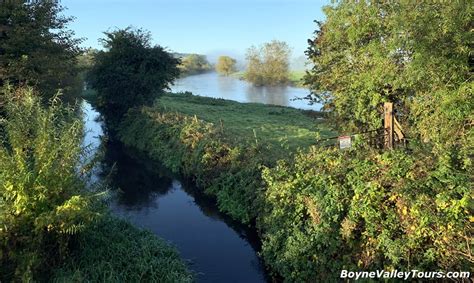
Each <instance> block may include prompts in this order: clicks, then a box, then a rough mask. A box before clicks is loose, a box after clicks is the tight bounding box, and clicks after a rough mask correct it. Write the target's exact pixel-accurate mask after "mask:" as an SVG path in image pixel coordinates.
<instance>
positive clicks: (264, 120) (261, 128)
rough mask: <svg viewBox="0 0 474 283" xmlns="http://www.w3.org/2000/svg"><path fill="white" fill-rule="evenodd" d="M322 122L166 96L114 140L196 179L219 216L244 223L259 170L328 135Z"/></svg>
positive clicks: (133, 117) (254, 205) (299, 114)
mask: <svg viewBox="0 0 474 283" xmlns="http://www.w3.org/2000/svg"><path fill="white" fill-rule="evenodd" d="M312 114H313V115H314V113H312ZM322 121H323V120H322V119H315V118H313V117H312V116H311V115H309V113H306V112H303V111H300V110H297V109H293V108H287V107H279V106H267V105H262V104H252V103H246V104H243V103H238V102H233V101H227V100H223V99H212V98H204V97H198V96H192V95H190V94H168V95H165V96H163V97H161V98H160V99H158V100H157V102H156V104H155V106H154V107H145V108H142V109H140V110H134V111H131V112H130V113H129V114H128V116H127V117H126V118H125V119H124V121H123V122H122V124H121V127H120V129H121V130H120V132H119V136H120V139H121V140H122V142H123V143H125V144H126V145H128V146H132V147H135V148H138V149H140V150H142V151H144V152H147V153H148V154H149V155H150V156H151V157H152V158H155V159H158V160H160V161H162V162H163V163H164V164H165V165H166V166H167V167H168V168H170V169H171V170H173V171H175V172H180V173H183V174H184V175H187V176H189V177H191V178H194V179H195V180H196V182H197V184H198V186H199V187H201V188H203V189H204V190H205V191H206V192H207V193H208V194H211V195H214V196H216V198H217V203H218V205H219V208H220V209H221V210H222V211H224V212H226V213H228V214H229V215H231V216H232V217H233V218H235V219H237V220H239V221H241V222H244V223H248V222H250V221H251V219H253V218H255V217H256V216H257V215H258V211H259V208H260V202H259V199H258V198H259V196H260V194H259V188H261V187H262V186H261V182H262V180H261V168H262V165H265V166H273V165H274V164H276V161H277V160H280V159H288V158H290V157H291V155H292V152H295V151H296V149H297V148H306V147H309V146H310V145H311V144H314V143H315V142H316V136H317V135H320V136H323V137H324V136H327V135H330V134H331V131H330V130H329V128H328V127H327V125H326V124H324V123H323V122H322ZM317 133H318V134H317Z"/></svg>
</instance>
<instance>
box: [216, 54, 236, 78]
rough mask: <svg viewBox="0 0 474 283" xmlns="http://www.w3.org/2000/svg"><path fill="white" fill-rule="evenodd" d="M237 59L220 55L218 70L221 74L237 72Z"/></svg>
mask: <svg viewBox="0 0 474 283" xmlns="http://www.w3.org/2000/svg"><path fill="white" fill-rule="evenodd" d="M236 63H237V61H236V60H235V59H233V58H231V57H229V56H220V57H219V59H217V64H216V71H217V72H218V73H219V74H223V75H226V76H228V75H230V74H232V73H234V72H235V70H236V69H235V64H236Z"/></svg>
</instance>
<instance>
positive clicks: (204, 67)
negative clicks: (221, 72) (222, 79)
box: [179, 54, 212, 76]
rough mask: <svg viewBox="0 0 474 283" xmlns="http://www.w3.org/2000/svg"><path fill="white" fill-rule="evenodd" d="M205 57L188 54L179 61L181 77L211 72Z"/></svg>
mask: <svg viewBox="0 0 474 283" xmlns="http://www.w3.org/2000/svg"><path fill="white" fill-rule="evenodd" d="M211 68H212V67H211V64H209V62H208V61H207V58H206V56H205V55H199V54H189V55H186V56H184V57H183V58H182V59H181V63H180V64H179V69H180V71H181V74H182V75H187V76H189V75H195V74H200V73H203V72H207V71H209V70H211Z"/></svg>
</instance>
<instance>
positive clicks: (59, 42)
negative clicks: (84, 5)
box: [0, 0, 80, 101]
mask: <svg viewBox="0 0 474 283" xmlns="http://www.w3.org/2000/svg"><path fill="white" fill-rule="evenodd" d="M62 10H63V7H62V6H60V5H59V1H26V0H25V1H21V0H19V1H1V2H0V86H1V85H4V84H5V83H6V82H7V81H8V82H9V83H10V84H13V85H17V86H18V85H29V86H33V87H35V88H36V89H38V93H41V95H43V96H44V97H45V101H48V98H50V97H52V96H53V95H54V94H56V92H57V91H58V89H62V90H63V91H64V93H65V94H71V95H72V94H76V93H77V92H78V91H79V90H80V81H79V80H78V76H77V74H78V70H77V68H76V57H77V55H78V54H79V53H80V50H79V48H78V43H79V42H80V40H79V39H75V38H73V32H72V31H70V30H67V28H66V27H67V24H68V23H69V22H70V21H71V20H72V18H70V17H65V16H62V15H60V13H61V11H62Z"/></svg>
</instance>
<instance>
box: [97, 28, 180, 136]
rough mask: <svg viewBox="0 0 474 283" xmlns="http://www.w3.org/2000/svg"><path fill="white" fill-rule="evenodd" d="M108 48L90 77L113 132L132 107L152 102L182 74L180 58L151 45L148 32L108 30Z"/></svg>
mask: <svg viewBox="0 0 474 283" xmlns="http://www.w3.org/2000/svg"><path fill="white" fill-rule="evenodd" d="M102 44H103V45H104V47H105V48H106V51H100V52H98V53H97V55H96V56H95V61H96V62H95V65H94V67H93V68H92V70H91V72H90V77H89V79H88V81H89V82H90V84H91V87H92V88H93V89H95V90H96V91H97V92H98V103H97V109H98V110H99V111H100V112H101V114H102V115H103V116H104V118H105V121H106V122H107V125H108V130H109V131H111V132H113V131H115V127H116V126H117V125H118V123H119V121H120V119H121V118H122V116H123V115H124V114H125V113H126V112H127V110H128V109H129V108H131V107H135V106H139V105H146V104H149V103H151V102H152V101H153V100H154V99H155V98H156V97H157V96H158V95H159V94H160V92H161V91H163V90H164V89H165V88H167V87H168V85H169V84H170V83H172V82H173V80H174V79H175V78H176V77H177V76H178V75H179V70H178V68H177V64H178V60H177V59H175V58H173V56H172V55H171V54H169V53H168V52H166V51H165V50H164V49H163V48H162V47H160V46H152V45H151V37H150V34H149V33H148V32H145V31H143V30H141V29H138V30H132V29H131V28H126V29H119V30H115V31H112V32H106V33H105V38H104V39H103V40H102Z"/></svg>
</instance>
